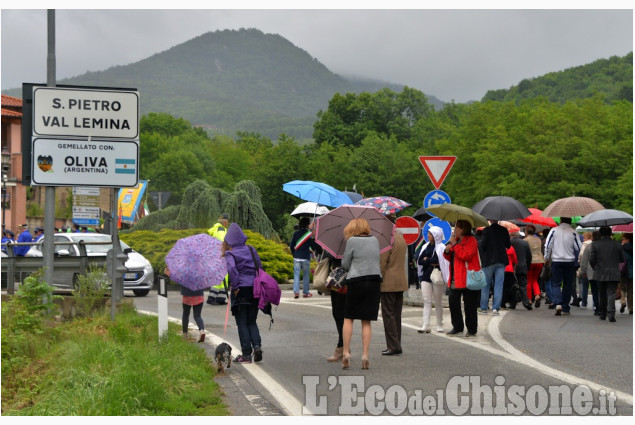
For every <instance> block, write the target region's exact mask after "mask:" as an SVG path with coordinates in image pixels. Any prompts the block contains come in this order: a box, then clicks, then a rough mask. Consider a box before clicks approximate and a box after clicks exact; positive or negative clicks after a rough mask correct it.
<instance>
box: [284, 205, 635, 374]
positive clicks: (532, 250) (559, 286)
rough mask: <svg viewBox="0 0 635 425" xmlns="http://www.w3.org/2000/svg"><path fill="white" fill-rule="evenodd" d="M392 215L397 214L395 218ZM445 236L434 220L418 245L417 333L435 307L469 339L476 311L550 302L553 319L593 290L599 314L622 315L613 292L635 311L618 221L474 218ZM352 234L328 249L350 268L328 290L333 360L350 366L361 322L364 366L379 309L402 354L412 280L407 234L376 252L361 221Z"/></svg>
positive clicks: (439, 324) (426, 328) (626, 240)
mask: <svg viewBox="0 0 635 425" xmlns="http://www.w3.org/2000/svg"><path fill="white" fill-rule="evenodd" d="M388 217H389V218H390V219H391V220H393V221H394V220H395V217H394V215H389V216H388ZM423 225H424V223H422V227H423ZM300 227H301V228H302V229H303V230H302V233H305V232H306V231H307V230H310V229H311V225H310V224H309V223H308V222H305V223H302V226H300ZM521 230H522V231H523V233H521ZM296 233H298V234H299V233H300V231H298V232H296ZM446 236H447V235H444V232H443V229H441V228H439V227H435V226H432V227H430V228H429V231H428V234H427V238H426V239H427V241H426V243H425V244H423V243H422V244H418V245H419V247H418V249H417V250H415V251H414V263H415V264H416V265H417V268H416V270H417V276H418V282H417V285H418V288H420V289H421V292H422V296H423V317H422V326H421V328H420V329H418V332H419V333H430V332H431V331H432V328H433V326H432V323H431V320H430V319H431V315H432V305H433V304H434V306H435V319H436V320H435V322H434V325H435V326H434V327H435V329H436V331H437V332H446V334H448V335H461V334H465V336H466V337H472V336H475V335H476V334H477V332H478V315H479V314H482V315H488V314H490V312H491V314H492V315H493V316H498V315H499V311H500V310H501V309H515V308H516V305H517V304H518V303H520V304H522V306H523V307H525V308H526V309H527V310H532V309H534V308H539V307H540V306H541V305H542V304H543V303H544V305H546V307H547V308H548V309H553V310H554V312H555V315H556V316H563V315H564V316H566V315H569V314H571V306H576V307H579V308H586V307H587V305H588V289H589V288H591V293H592V306H593V310H594V314H595V315H596V316H599V319H600V320H606V319H607V318H608V320H609V321H610V322H615V321H616V319H615V300H616V292H618V295H617V299H620V301H621V308H620V312H621V313H624V312H625V310H626V309H627V308H628V311H629V313H630V314H632V312H633V310H632V287H633V257H632V253H633V245H632V233H624V234H622V244H620V243H619V242H617V241H615V240H614V239H613V237H612V231H611V228H610V227H607V226H604V227H601V228H600V229H599V230H596V231H594V232H593V233H585V234H583V235H579V234H578V233H577V232H576V230H575V229H574V228H573V227H572V225H571V219H569V218H566V217H563V218H562V219H561V222H560V224H559V225H558V226H557V227H555V228H553V229H549V228H547V229H545V231H544V232H543V234H540V233H538V232H537V231H536V227H535V226H534V225H527V226H525V227H524V229H520V228H516V229H511V230H508V229H507V228H506V227H503V226H501V225H500V224H499V223H498V222H497V221H496V220H490V225H489V226H487V227H485V228H484V229H482V230H481V231H477V230H476V229H473V227H472V225H471V223H470V222H468V221H465V220H458V221H457V222H456V224H455V226H454V229H453V232H452V234H451V235H450V237H449V239H448V240H447V243H444V242H443V241H444V240H445V239H446ZM295 239H297V238H296V237H295V236H294V240H295ZM345 239H346V240H347V242H346V250H345V253H344V256H343V258H342V260H341V261H339V260H336V259H335V258H333V257H332V256H330V255H328V254H327V257H329V258H330V261H331V269H332V270H334V269H336V268H338V267H340V266H341V267H343V268H344V269H345V270H346V271H347V272H348V275H347V278H346V281H345V283H346V285H345V286H344V287H343V288H339V289H338V290H337V291H331V294H330V296H331V306H332V313H333V318H334V320H335V325H336V330H337V335H338V341H337V345H336V348H335V352H334V354H333V355H332V356H329V357H327V359H326V360H327V361H330V362H336V361H341V362H342V367H343V368H345V369H346V368H349V367H350V365H351V353H350V341H351V338H352V334H353V324H354V321H355V320H359V321H361V337H362V350H363V351H362V356H361V367H362V369H367V368H368V367H369V365H370V359H369V352H368V347H369V344H370V339H371V335H372V331H371V323H372V322H373V321H376V320H377V317H378V312H379V309H381V313H382V320H383V324H384V334H385V339H386V349H385V350H383V351H382V355H399V354H402V352H403V351H402V347H401V310H402V305H403V293H404V292H405V291H407V290H408V286H409V283H408V272H407V268H406V267H404V265H405V264H407V262H408V259H407V257H408V253H407V247H406V244H405V241H404V240H403V237H402V236H401V234H400V233H399V232H396V233H395V241H394V243H393V245H392V246H391V248H390V250H388V251H386V252H384V253H382V254H379V247H378V245H377V240H376V239H375V238H374V236H372V235H371V233H370V228H369V227H368V223H365V221H364V220H363V219H356V220H353V221H351V223H350V224H349V226H348V227H347V228H346V230H345ZM415 245H417V243H416V242H415ZM318 249H319V248H318ZM471 270H483V272H484V274H485V277H486V281H487V285H486V286H485V288H483V289H480V290H472V289H469V288H468V287H467V274H468V271H471ZM296 277H297V276H296ZM296 288H298V286H295V287H294V291H296V295H297V289H296ZM620 292H621V294H620ZM444 294H446V295H447V296H448V304H449V310H450V319H451V328H450V329H449V330H447V331H446V330H445V329H444V327H443V305H442V299H443V296H444ZM620 297H621V298H620ZM296 298H297V297H296Z"/></svg>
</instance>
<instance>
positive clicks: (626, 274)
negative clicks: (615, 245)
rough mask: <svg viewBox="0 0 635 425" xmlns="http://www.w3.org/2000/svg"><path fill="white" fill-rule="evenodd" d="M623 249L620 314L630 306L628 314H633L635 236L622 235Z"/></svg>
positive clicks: (629, 234)
mask: <svg viewBox="0 0 635 425" xmlns="http://www.w3.org/2000/svg"><path fill="white" fill-rule="evenodd" d="M622 249H623V250H624V258H625V260H626V261H624V267H623V269H622V282H621V286H622V289H621V292H622V298H621V299H620V303H621V304H622V305H621V306H620V313H624V310H626V305H627V304H628V313H629V314H633V234H632V233H623V234H622Z"/></svg>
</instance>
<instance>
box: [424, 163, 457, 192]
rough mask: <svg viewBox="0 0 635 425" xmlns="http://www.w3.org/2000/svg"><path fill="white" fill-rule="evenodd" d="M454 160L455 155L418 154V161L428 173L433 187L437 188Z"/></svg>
mask: <svg viewBox="0 0 635 425" xmlns="http://www.w3.org/2000/svg"><path fill="white" fill-rule="evenodd" d="M454 161H456V156H420V157H419V162H421V165H423V168H424V169H425V170H426V173H428V177H430V180H431V181H432V184H433V185H434V187H436V188H437V189H439V188H440V187H441V185H442V184H443V180H445V178H446V177H447V176H448V173H449V172H450V169H451V168H452V166H453V165H454Z"/></svg>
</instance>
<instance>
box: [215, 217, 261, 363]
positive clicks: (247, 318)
mask: <svg viewBox="0 0 635 425" xmlns="http://www.w3.org/2000/svg"><path fill="white" fill-rule="evenodd" d="M246 242H247V235H245V233H243V231H242V230H241V228H240V227H239V226H238V225H237V224H236V223H232V224H231V226H229V229H228V230H227V233H226V234H225V240H224V241H223V257H225V261H226V262H227V274H228V275H229V283H230V286H231V305H232V315H233V316H234V317H235V318H236V326H237V327H238V337H239V338H240V348H241V349H242V354H241V355H239V356H238V357H236V359H235V360H234V361H235V362H238V363H251V362H252V353H253V361H254V362H256V363H257V362H259V361H261V360H262V349H261V348H260V343H261V342H260V331H259V330H258V324H257V323H256V319H257V318H258V300H257V299H256V298H254V278H255V277H256V271H257V270H258V268H259V267H260V257H259V256H258V253H257V252H256V250H255V249H254V248H253V247H252V246H249V245H245V243H246ZM254 260H255V262H256V263H257V264H254Z"/></svg>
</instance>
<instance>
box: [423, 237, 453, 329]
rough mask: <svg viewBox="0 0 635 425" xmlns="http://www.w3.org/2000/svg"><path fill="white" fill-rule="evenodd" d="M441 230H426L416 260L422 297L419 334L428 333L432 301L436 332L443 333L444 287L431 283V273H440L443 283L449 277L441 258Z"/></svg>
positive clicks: (448, 266) (444, 262)
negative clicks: (437, 271) (424, 239)
mask: <svg viewBox="0 0 635 425" xmlns="http://www.w3.org/2000/svg"><path fill="white" fill-rule="evenodd" d="M444 239H445V236H444V235H443V229H442V228H440V227H437V226H431V227H430V229H429V230H428V242H427V243H426V244H425V245H424V246H423V248H421V252H420V254H419V258H418V260H417V264H418V265H419V267H418V274H419V280H420V282H421V283H420V285H421V295H422V296H423V324H422V326H421V329H419V330H418V331H417V332H419V333H430V331H431V327H430V315H431V313H432V301H433V300H434V311H435V319H436V330H437V332H443V293H444V291H445V285H444V284H441V285H439V284H438V283H433V282H432V279H431V275H432V272H433V271H434V270H435V269H437V270H439V271H440V272H441V275H442V277H443V282H447V281H448V278H449V277H450V263H449V262H448V260H446V259H445V257H444V256H443V251H444V250H445V244H444V243H443V240H444Z"/></svg>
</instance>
